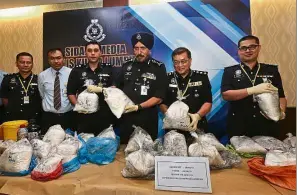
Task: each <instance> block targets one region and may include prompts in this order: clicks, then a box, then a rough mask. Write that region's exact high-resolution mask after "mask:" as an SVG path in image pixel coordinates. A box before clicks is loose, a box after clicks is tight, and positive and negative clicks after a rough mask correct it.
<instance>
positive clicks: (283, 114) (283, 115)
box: [279, 111, 286, 120]
mask: <svg viewBox="0 0 297 195" xmlns="http://www.w3.org/2000/svg"><path fill="white" fill-rule="evenodd" d="M285 118H286V113H285V112H283V111H281V113H280V118H279V120H284V119H285Z"/></svg>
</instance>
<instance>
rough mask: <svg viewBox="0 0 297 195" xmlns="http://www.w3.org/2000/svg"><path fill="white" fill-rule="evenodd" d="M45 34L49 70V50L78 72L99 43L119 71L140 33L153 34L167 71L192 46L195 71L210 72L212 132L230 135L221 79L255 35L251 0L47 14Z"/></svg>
mask: <svg viewBox="0 0 297 195" xmlns="http://www.w3.org/2000/svg"><path fill="white" fill-rule="evenodd" d="M43 31H44V32H43V40H44V43H43V51H44V56H43V60H44V69H46V68H48V67H49V65H48V62H47V51H48V50H49V49H50V48H57V47H58V48H62V50H63V51H64V53H65V59H66V60H65V63H66V65H67V66H68V67H70V68H73V67H74V66H75V65H77V64H85V63H87V59H86V56H85V50H84V46H85V44H86V43H87V42H90V41H97V42H99V43H100V44H101V51H102V54H103V55H102V62H106V63H110V64H112V66H113V67H114V71H115V73H116V72H117V71H119V67H121V66H122V64H123V63H124V62H125V61H126V60H127V59H130V58H132V57H133V48H132V46H131V36H132V35H133V34H134V33H136V32H140V31H141V32H150V33H153V34H154V36H155V44H154V47H153V49H152V57H153V58H155V59H157V60H159V61H162V62H163V63H164V64H165V65H166V70H167V72H169V71H173V64H172V61H171V53H172V51H173V50H174V49H176V48H177V47H181V46H183V47H187V48H188V49H189V50H190V51H191V52H192V67H191V68H192V69H193V70H201V71H208V76H209V79H210V81H211V85H212V95H213V107H212V111H211V113H209V114H208V116H207V118H208V121H209V127H210V131H211V132H213V133H214V134H215V135H216V136H217V137H222V136H223V135H225V130H226V129H225V128H226V127H225V126H226V125H225V118H226V114H227V107H228V105H227V104H226V102H225V101H223V100H222V97H221V93H220V87H221V78H222V74H223V69H224V67H226V66H231V65H234V64H237V63H238V60H239V59H238V56H237V42H238V40H239V39H240V38H241V37H243V36H245V35H247V34H250V33H251V21H250V2H249V0H224V1H221V0H192V1H180V2H170V3H161V4H150V5H135V6H132V5H131V6H125V7H107V8H92V9H82V10H72V11H59V12H48V13H44V15H43ZM160 121H161V115H160ZM160 127H161V124H160ZM159 130H160V131H159V132H160V134H161V133H162V131H161V128H159Z"/></svg>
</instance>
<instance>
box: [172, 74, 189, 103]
mask: <svg viewBox="0 0 297 195" xmlns="http://www.w3.org/2000/svg"><path fill="white" fill-rule="evenodd" d="M191 76H192V71H191V74H190V77H191ZM174 79H175V82H176V85H177V99H179V100H182V99H186V98H187V97H188V96H189V95H187V96H186V97H184V95H185V94H186V92H187V90H188V87H189V83H190V82H191V78H190V79H189V81H188V83H187V87H186V89H185V90H184V92H182V90H180V89H179V87H178V82H177V79H176V74H175V73H174Z"/></svg>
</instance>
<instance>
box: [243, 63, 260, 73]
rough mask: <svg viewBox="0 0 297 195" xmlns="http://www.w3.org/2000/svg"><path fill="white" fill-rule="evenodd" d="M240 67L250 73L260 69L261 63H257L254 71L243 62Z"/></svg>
mask: <svg viewBox="0 0 297 195" xmlns="http://www.w3.org/2000/svg"><path fill="white" fill-rule="evenodd" d="M240 65H241V67H242V68H244V69H245V70H248V71H252V70H257V69H258V67H259V63H258V62H257V63H256V66H254V67H253V69H252V70H251V69H250V67H249V66H248V65H246V64H245V63H243V62H241V63H240Z"/></svg>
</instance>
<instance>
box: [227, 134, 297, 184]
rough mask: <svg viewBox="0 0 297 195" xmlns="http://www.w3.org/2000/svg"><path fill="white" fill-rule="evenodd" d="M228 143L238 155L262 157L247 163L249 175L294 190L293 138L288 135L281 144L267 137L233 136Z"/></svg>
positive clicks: (294, 160) (294, 155)
mask: <svg viewBox="0 0 297 195" xmlns="http://www.w3.org/2000/svg"><path fill="white" fill-rule="evenodd" d="M230 141H231V143H232V145H233V146H234V150H235V151H236V152H238V153H239V154H240V155H243V156H245V157H253V155H259V154H260V155H261V156H263V157H254V158H252V159H250V160H249V161H248V163H247V164H248V166H249V168H250V169H249V172H250V173H251V174H253V175H255V176H257V177H260V178H263V179H265V180H267V181H268V182H270V183H273V184H275V185H278V186H280V187H283V188H287V189H291V190H296V148H295V144H294V143H296V137H295V136H292V134H288V138H287V139H285V140H284V141H283V142H282V141H280V140H278V139H276V138H273V137H269V136H254V137H252V138H249V137H246V136H234V137H232V138H231V140H230ZM247 154H248V155H247ZM246 155H247V156H246Z"/></svg>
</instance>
